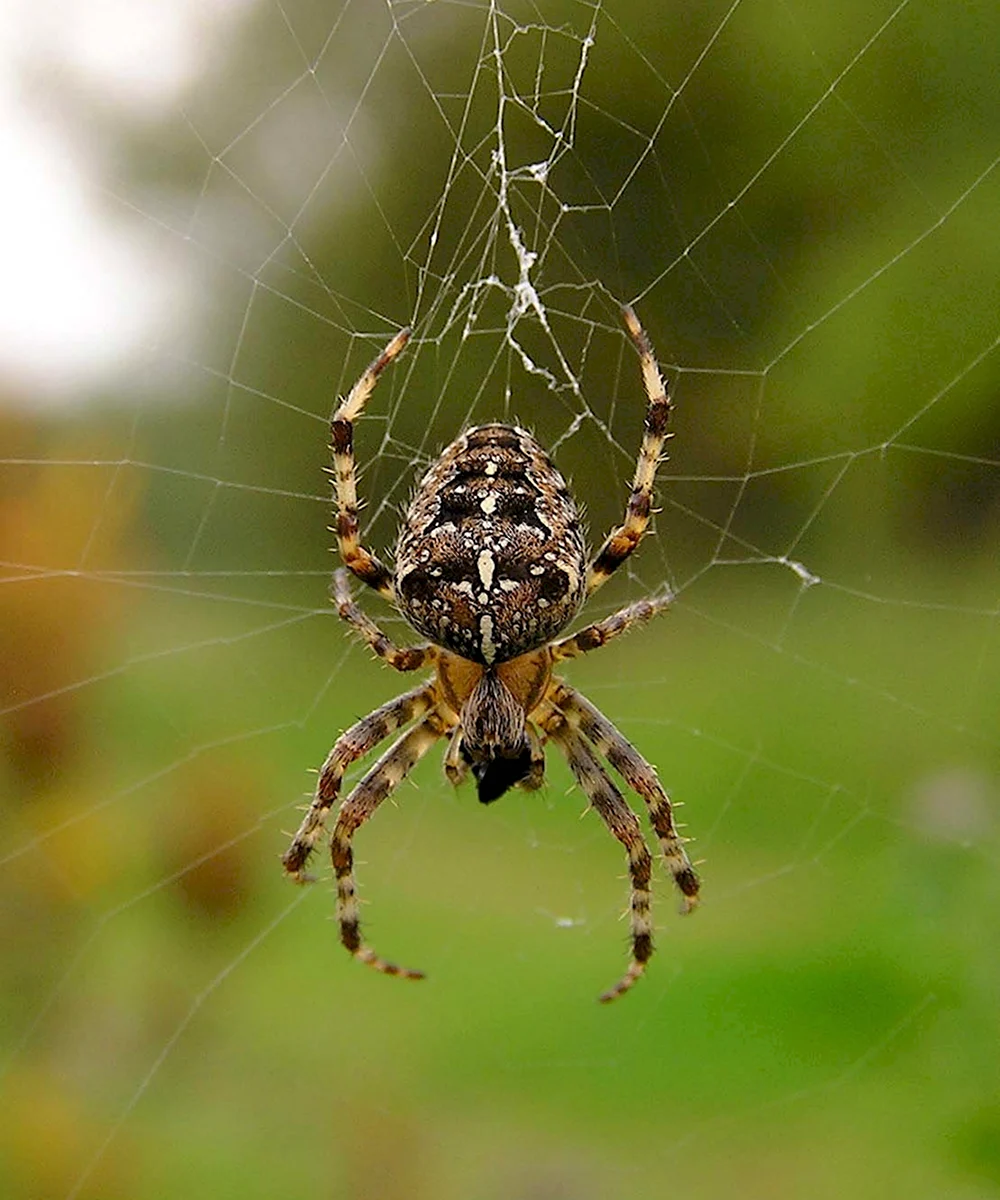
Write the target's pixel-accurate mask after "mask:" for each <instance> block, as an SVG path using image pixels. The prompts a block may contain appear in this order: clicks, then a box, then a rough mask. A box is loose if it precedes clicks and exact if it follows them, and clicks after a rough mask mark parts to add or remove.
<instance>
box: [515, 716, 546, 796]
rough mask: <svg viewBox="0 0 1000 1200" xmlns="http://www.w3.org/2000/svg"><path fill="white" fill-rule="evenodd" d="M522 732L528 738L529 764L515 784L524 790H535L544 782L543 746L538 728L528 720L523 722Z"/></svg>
mask: <svg viewBox="0 0 1000 1200" xmlns="http://www.w3.org/2000/svg"><path fill="white" fill-rule="evenodd" d="M524 732H525V735H526V736H527V738H528V747H529V752H530V754H531V766H530V767H529V768H528V773H527V775H525V777H524V778H523V779H522V780H521V781H520V782H519V783H518V785H517V786H518V787H519V788H523V789H524V790H525V791H526V792H537V791H538V789H539V788H540V787H541V786H542V784H543V783H544V782H545V747H544V745H543V744H542V739H541V737H540V735H539V733H538V730H537V729H536V728H535V727H534V725H533V724H532V723H531V722H530V721H528V722H527V723H526V724H525V727H524Z"/></svg>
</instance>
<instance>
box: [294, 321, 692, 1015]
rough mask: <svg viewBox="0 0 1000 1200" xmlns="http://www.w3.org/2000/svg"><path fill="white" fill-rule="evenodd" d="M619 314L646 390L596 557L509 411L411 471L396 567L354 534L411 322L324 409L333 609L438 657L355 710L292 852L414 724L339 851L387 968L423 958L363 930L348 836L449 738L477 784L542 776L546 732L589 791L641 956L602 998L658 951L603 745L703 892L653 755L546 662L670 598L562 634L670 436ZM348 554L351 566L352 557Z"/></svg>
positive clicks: (347, 915)
mask: <svg viewBox="0 0 1000 1200" xmlns="http://www.w3.org/2000/svg"><path fill="white" fill-rule="evenodd" d="M623 311H624V317H625V324H626V328H627V329H628V332H629V335H630V337H631V338H632V341H633V343H634V344H635V346H636V349H637V350H638V352H639V357H640V362H641V367H642V378H643V383H644V386H645V390H646V395H647V398H648V406H647V410H646V420H645V429H644V434H643V439H642V445H641V448H640V450H639V457H638V461H637V464H636V470H635V478H634V481H633V485H632V492H631V495H630V497H629V500H628V504H627V507H626V510H625V518H624V520H623V522H622V524H621V525H619V526H618V527H617V528H615V529H614V530H612V532H611V533H610V534H609V535H608V537H607V538H606V539H605V541H604V543H603V545H602V546H601V548H600V549H599V550H598V552H597V554H596V555H594V557H593V558H592V559H589V561H588V552H587V546H586V542H585V539H584V536H583V532H582V529H581V527H580V521H579V518H578V515H577V510H576V505H575V503H574V501H573V497H572V496H571V495H570V492H569V489H568V488H567V486H566V483H565V481H564V480H563V477H562V476H561V475H560V473H559V471H558V470H557V469H556V467H555V466H554V464H553V463H552V460H551V459H550V458H549V456H548V455H547V454H546V453H545V451H544V450H543V449H542V447H541V446H540V445H539V444H538V442H536V441H535V439H534V438H533V437H532V436H531V434H530V433H528V432H527V431H526V430H524V429H520V428H517V427H515V426H511V425H503V424H490V425H480V426H477V427H476V428H473V429H470V430H468V431H467V432H466V433H464V434H462V435H461V436H460V437H459V438H457V439H456V440H455V441H454V442H452V443H451V445H450V446H448V447H447V448H446V449H445V450H444V451H443V453H442V454H441V456H440V458H438V459H437V461H436V462H435V463H434V464H433V465H432V466H431V467H430V469H429V470H428V471H427V473H426V474H425V475H424V477H423V479H422V480H421V482H420V484H419V485H418V487H417V490H416V493H415V494H414V497H413V500H412V501H411V503H410V507H409V510H408V512H407V515H406V518H405V520H404V522H403V524H402V526H401V529H400V533H399V539H398V542H397V546H396V553H395V567H394V570H392V571H390V570H389V569H388V568H387V567H386V566H384V565H383V563H382V562H380V561H379V559H378V558H376V557H375V555H373V554H372V553H371V552H370V551H369V550H367V549H366V548H365V547H364V546H363V545H362V544H361V541H360V531H359V523H358V498H357V485H356V468H355V460H354V451H353V440H354V423H355V421H357V419H358V418H359V417H360V415H361V413H362V411H363V410H364V407H365V404H366V403H367V401H368V399H369V397H370V396H371V394H372V391H373V390H374V388H375V385H376V383H377V382H378V378H379V375H380V374H381V373H382V371H383V370H384V369H385V367H386V366H388V365H389V363H391V362H392V361H393V359H395V358H396V357H397V355H398V354H399V353H400V351H401V350H402V349H403V347H404V346H405V345H406V342H407V341H408V339H409V330H405V329H404V330H403V331H402V332H401V333H399V334H397V335H396V336H395V337H394V338H393V339H392V341H390V342H389V344H388V345H387V346H386V348H385V349H384V350H383V351H382V353H381V354H380V355H379V357H378V358H377V359H375V361H374V362H373V363H372V364H371V365H370V366H369V367H368V368H367V369H366V370H365V372H364V373H363V374H362V376H361V377H360V379H359V380H358V381H357V383H355V385H354V387H353V388H352V389H351V391H350V393H349V394H348V396H347V398H346V399H345V400H344V401H343V402H342V403H341V404H340V406H339V407H338V409H337V411H336V413H335V414H334V417H333V420H332V422H331V431H332V451H333V464H334V465H333V475H334V489H335V493H336V503H337V523H336V533H337V541H338V545H339V550H340V555H341V558H342V559H343V562H344V567H343V568H340V569H338V570H337V571H336V572H335V574H334V579H333V597H334V601H335V603H336V605H337V609H338V612H339V614H340V616H341V617H342V618H343V619H344V620H345V621H346V622H347V623H348V624H349V625H351V626H352V627H353V628H354V630H355V631H356V632H357V633H358V634H359V635H360V636H361V638H362V639H363V640H364V641H365V642H367V643H368V645H369V646H370V647H371V648H372V650H373V651H374V652H375V653H376V654H377V655H378V656H379V657H380V658H382V659H384V660H385V661H386V662H387V663H388V664H389V665H390V666H391V667H394V668H395V669H396V670H397V671H416V670H419V669H421V668H425V667H427V668H432V669H433V671H434V674H433V676H432V678H431V679H430V680H429V681H427V682H425V683H423V684H421V685H420V686H419V687H416V688H414V689H413V690H412V691H409V692H405V693H404V694H403V695H401V696H397V697H396V698H395V699H394V700H390V701H389V702H388V703H387V704H384V705H382V706H381V707H380V708H377V709H375V711H374V712H372V713H369V714H368V716H366V717H363V718H362V719H361V720H360V721H358V722H357V723H356V724H355V725H353V726H352V727H351V728H350V729H348V730H347V731H346V732H345V733H343V734H342V735H341V736H340V737H339V738H338V739H337V741H336V743H335V744H334V746H333V749H332V750H331V751H330V753H329V755H328V756H327V759H326V762H325V763H324V764H323V767H322V770H321V771H320V774H319V780H318V783H317V786H316V792H315V795H314V798H313V800H312V803H311V804H310V806H309V809H308V811H307V812H306V815H305V817H304V819H303V821H302V824H301V826H300V828H299V830H298V832H297V833H296V835H295V837H294V838H293V839H292V843H291V845H290V846H289V848H288V850H287V851H286V853H285V855H284V857H283V859H282V862H283V864H284V867H285V870H286V871H287V872H288V874H289V875H291V876H292V877H293V878H294V879H296V880H297V881H299V882H306V881H307V880H308V879H309V876H307V875H306V873H305V867H306V862H307V860H308V858H309V856H310V854H311V853H312V850H313V848H314V847H315V845H316V842H317V841H318V840H319V837H320V835H321V833H322V830H323V827H324V822H325V819H326V815H327V813H328V812H329V810H330V809H331V807H332V806H333V804H334V802H335V801H336V800H337V798H338V796H339V794H340V786H341V781H342V779H343V776H344V773H345V771H346V770H347V769H348V768H349V767H350V766H351V764H352V763H354V762H356V761H357V760H359V759H361V758H363V757H364V756H365V755H366V754H368V753H369V752H370V751H372V750H374V749H375V747H376V746H378V745H379V744H380V743H381V742H383V741H385V740H386V739H387V738H388V737H390V735H392V734H393V733H396V732H398V731H400V730H402V729H404V728H405V727H407V726H409V728H408V729H407V731H406V732H404V733H403V734H402V735H401V736H400V737H399V738H398V739H397V740H396V741H395V742H394V743H393V744H392V746H391V747H390V748H389V749H388V750H387V751H386V752H385V753H384V754H383V755H382V757H381V758H380V759H379V760H378V762H376V764H375V765H374V766H373V767H372V768H371V769H370V770H369V771H368V773H367V774H366V775H365V776H364V778H363V779H362V780H361V781H360V783H358V784H357V786H356V787H355V788H354V790H353V791H352V792H351V793H350V794H349V795H348V796H347V797H346V799H344V800H343V801H342V802H341V804H340V807H339V809H338V811H337V818H336V821H335V823H334V828H333V832H332V834H331V836H330V852H331V856H332V859H333V868H334V873H335V875H336V880H337V920H338V922H339V925H340V939H341V941H342V942H343V944H344V946H345V947H346V948H347V950H348V951H350V953H351V954H353V955H354V957H355V958H358V959H360V960H361V961H362V962H365V963H367V964H368V965H369V966H371V967H374V968H375V969H376V970H378V971H382V972H384V973H385V974H387V975H398V976H402V977H404V978H408V979H421V978H423V973H422V972H420V971H414V970H410V969H408V968H405V967H400V966H397V965H396V964H395V963H391V962H387V961H386V960H385V959H383V958H381V957H380V956H379V955H377V954H376V953H375V952H374V951H373V950H372V949H371V948H370V947H369V946H367V945H366V944H365V943H364V942H363V941H362V938H361V928H360V921H359V916H358V902H357V893H356V887H355V880H354V870H353V852H352V847H351V842H352V838H353V836H354V834H355V832H356V831H357V830H358V829H359V828H360V826H361V825H363V824H364V822H365V821H367V820H368V818H369V817H370V816H371V815H372V814H373V813H374V812H375V810H376V808H378V806H379V805H380V804H381V803H382V801H383V800H384V799H385V798H386V797H387V796H388V795H389V794H390V793H391V792H393V791H394V790H395V789H396V788H397V787H398V786H399V784H400V783H401V782H402V781H403V779H404V778H405V777H406V775H407V774H408V773H409V772H410V771H411V770H412V769H413V767H414V766H415V765H416V763H417V762H418V761H419V760H420V759H421V758H422V757H423V756H424V754H426V753H427V751H428V750H429V749H430V748H431V747H432V746H433V745H434V744H435V743H436V742H437V741H438V740H439V739H441V738H446V739H448V748H447V751H446V754H445V760H444V767H445V774H446V775H447V777H448V779H449V780H450V781H451V782H452V783H453V784H456V785H457V784H459V783H461V782H462V780H463V779H464V778H465V777H466V775H467V774H468V773H469V772H470V771H471V773H472V775H473V777H474V779H475V781H476V786H477V789H478V795H479V799H480V800H481V801H482V802H483V803H486V804H488V803H491V802H492V801H494V800H496V799H498V798H499V797H500V796H501V795H503V793H504V792H506V791H507V790H508V789H509V788H511V787H514V786H517V787H521V788H526V789H534V788H538V787H539V786H540V785H541V783H542V781H543V778H544V773H545V758H544V746H545V743H546V742H549V741H551V742H553V743H554V744H555V745H556V746H558V747H559V749H560V750H561V751H562V753H563V754H564V755H565V757H566V760H567V762H568V763H569V766H570V769H571V771H572V773H573V775H574V777H575V779H576V781H577V783H578V784H579V786H580V788H581V789H582V791H583V792H584V793H585V794H586V796H587V798H588V799H589V801H590V804H591V806H592V807H593V808H594V809H596V811H597V813H598V815H599V816H600V817H601V819H602V820H603V821H604V823H605V824H606V825H607V827H608V829H609V830H610V831H611V833H612V834H613V835H614V836H615V837H616V838H617V839H618V840H619V841H620V842H621V843H622V845H623V846H624V847H625V851H626V854H627V858H628V869H629V877H630V882H631V887H630V904H629V912H630V932H631V961H630V962H629V965H628V967H627V969H626V971H625V973H624V975H623V976H622V977H621V979H619V980H618V982H617V983H615V984H614V985H613V986H612V987H611V988H609V989H608V990H607V991H606V992H604V993H603V994H602V995H601V997H600V999H601V1000H602V1001H609V1000H613V999H615V997H617V996H620V995H621V994H622V993H623V992H626V991H628V989H629V988H630V987H632V985H633V984H634V983H635V982H636V980H637V979H639V977H640V976H641V975H642V974H643V971H644V970H645V967H646V963H647V962H648V960H649V958H650V956H651V955H652V953H653V924H652V918H651V913H650V897H651V891H650V877H651V874H652V858H651V855H650V852H649V849H648V847H647V845H646V842H645V839H644V838H643V835H642V832H641V829H640V826H639V821H638V819H637V817H636V816H635V814H634V813H633V812H632V810H631V808H629V806H628V805H627V804H626V802H625V800H624V798H623V796H622V794H621V792H620V791H619V790H618V788H617V787H616V786H615V784H614V783H613V782H612V780H611V778H610V776H609V775H608V773H607V770H606V769H605V767H604V766H603V765H602V763H601V758H604V759H606V760H607V762H609V763H610V764H611V766H612V767H613V768H614V769H615V771H616V772H617V773H618V774H619V775H620V776H621V778H622V779H623V780H624V781H625V783H626V784H627V785H628V786H629V787H630V788H632V789H633V790H634V791H635V792H636V793H638V795H640V796H641V797H642V799H643V800H644V801H645V802H646V805H647V807H648V810H649V819H650V824H651V825H652V827H653V830H654V832H655V833H656V835H657V837H658V839H659V843H660V848H661V851H662V854H663V860H664V862H665V864H666V867H667V869H668V870H669V871H670V873H671V874H672V876H673V879H674V883H675V884H676V886H677V888H678V889H679V891H680V892H681V895H682V897H683V907H682V911H684V912H688V911H690V910H691V909H692V908H694V907H695V905H696V904H697V902H698V886H699V885H698V877H697V875H696V873H695V871H694V868H693V867H692V865H691V862H690V859H689V858H688V855H687V852H686V850H685V849H684V842H685V840H686V839H684V838H683V837H681V836H680V835H679V834H678V832H677V829H676V827H675V825H674V821H673V814H672V811H671V805H670V800H669V799H668V797H667V794H666V792H665V791H664V790H663V788H662V786H661V785H660V782H659V779H658V778H657V775H656V770H655V768H654V767H653V766H652V765H651V764H650V763H648V762H647V761H646V760H645V759H644V758H643V757H642V756H641V755H640V754H639V752H638V751H637V750H636V749H635V747H634V746H632V744H631V743H630V742H629V741H628V740H627V739H626V738H625V737H624V736H623V735H622V734H621V733H620V732H619V731H618V730H617V729H616V728H615V726H614V725H613V724H612V723H611V722H610V721H609V720H608V719H607V717H605V716H604V715H603V713H601V712H600V711H599V710H598V709H597V708H596V707H595V706H594V705H593V704H591V703H590V701H589V700H587V699H586V698H585V697H584V696H583V695H582V694H581V693H580V692H578V691H576V690H575V689H573V688H572V687H570V686H569V685H568V684H567V683H565V682H564V681H563V680H561V679H560V678H559V677H558V676H556V675H555V674H554V673H553V668H554V667H555V665H556V664H557V663H559V662H560V661H561V660H563V659H569V658H575V657H576V656H578V655H580V654H586V653H588V652H589V651H591V650H595V649H597V648H598V647H600V646H603V645H604V644H605V643H606V642H608V641H610V640H611V639H612V638H615V637H617V636H618V635H619V634H620V633H624V632H625V631H626V630H627V629H629V628H630V627H631V626H633V625H635V624H636V623H639V622H643V621H647V620H649V619H650V618H651V617H652V616H654V615H655V614H656V613H657V612H659V611H661V610H662V609H663V608H665V607H666V605H667V603H668V598H666V597H657V598H650V599H646V600H640V601H638V602H637V603H634V604H630V605H628V606H627V607H626V608H623V609H621V610H619V611H618V612H616V613H613V614H612V615H611V616H609V617H606V618H605V619H604V620H602V621H597V622H595V623H594V624H591V625H588V626H587V627H586V628H584V629H581V630H580V631H579V632H578V633H576V634H573V635H571V636H569V637H563V638H558V636H557V635H558V634H559V633H560V632H561V631H562V630H563V629H564V628H565V627H566V626H567V625H568V624H569V622H570V621H571V620H572V619H573V617H574V616H575V615H576V613H577V611H578V609H579V608H580V606H581V604H582V603H583V602H584V600H585V599H586V598H587V597H588V596H590V595H591V594H592V593H593V592H595V591H596V590H597V589H598V588H599V587H600V586H601V585H602V584H603V583H604V582H605V580H607V579H608V577H609V576H610V575H611V574H612V573H613V572H614V571H615V570H616V569H617V568H618V567H619V566H621V564H622V563H623V562H624V561H625V560H626V559H627V558H628V557H629V555H631V554H632V552H633V551H634V550H635V548H636V547H637V546H638V544H639V542H640V540H641V539H642V537H643V534H644V533H645V532H646V529H647V527H648V525H649V519H650V514H651V512H652V502H653V484H654V479H655V474H656V468H657V465H658V463H659V461H660V459H661V457H662V454H663V447H664V443H665V441H666V439H667V437H668V436H669V435H668V433H667V423H668V419H669V416H670V398H669V395H668V392H667V389H666V386H665V384H664V382H663V380H662V378H661V375H660V371H659V368H658V367H657V364H656V359H655V358H654V355H653V351H652V348H651V347H650V344H649V341H648V339H647V337H646V334H645V332H644V331H643V329H642V327H641V326H640V324H639V321H638V319H637V317H636V315H635V313H634V312H633V311H632V309H631V308H625V309H624V310H623ZM345 568H346V569H345ZM348 571H350V572H352V573H353V574H354V575H356V576H357V578H358V579H360V580H361V581H362V582H363V583H365V584H367V585H368V586H369V587H371V588H373V589H374V590H375V591H377V592H379V593H380V594H381V595H382V596H383V598H384V599H386V600H387V601H388V602H389V603H390V604H392V605H393V606H394V607H395V608H396V609H397V610H398V611H399V612H400V613H401V614H402V615H403V617H404V618H405V619H406V621H407V622H408V623H409V624H410V625H411V626H412V627H413V628H414V629H416V630H417V631H419V632H420V633H422V634H423V635H424V636H425V637H426V638H428V639H429V640H428V641H426V642H423V643H421V644H419V645H417V646H409V647H400V646H396V645H395V644H394V643H393V642H392V641H391V640H390V639H389V638H388V637H387V636H386V635H385V634H384V633H383V632H382V630H381V629H380V628H379V627H378V626H377V625H376V624H375V622H374V621H372V620H371V618H369V617H368V616H367V615H366V614H365V613H364V612H362V610H361V609H360V608H359V607H358V605H357V604H356V603H355V602H354V600H353V599H352V598H351V594H350V590H349V588H348Z"/></svg>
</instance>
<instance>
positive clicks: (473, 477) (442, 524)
mask: <svg viewBox="0 0 1000 1200" xmlns="http://www.w3.org/2000/svg"><path fill="white" fill-rule="evenodd" d="M586 564H587V549H586V544H585V541H584V536H583V531H582V529H581V527H580V519H579V515H578V513H577V509H576V504H575V502H574V500H573V497H572V496H571V495H570V492H569V488H568V487H567V486H566V481H565V480H564V479H563V477H562V475H560V473H559V471H558V470H557V469H556V467H555V465H554V464H553V462H552V460H551V459H550V458H549V456H548V455H547V454H546V453H545V451H544V450H543V449H542V447H541V446H540V445H539V444H538V442H536V441H535V439H534V438H533V437H532V436H531V434H530V433H528V432H527V431H526V430H524V429H519V428H517V427H516V426H512V425H500V424H493V425H479V426H477V427H476V428H474V429H470V430H468V432H466V433H464V434H463V435H462V436H461V437H459V438H457V439H456V440H455V441H454V442H452V443H451V445H450V446H448V447H447V449H445V450H444V452H443V453H442V454H441V457H440V458H439V459H438V460H437V461H436V462H435V463H434V465H433V466H432V467H431V468H430V470H429V471H428V472H427V474H426V475H425V476H424V477H423V479H422V480H421V481H420V484H419V485H418V487H417V491H416V493H415V495H414V497H413V500H412V501H411V503H410V507H409V510H408V512H407V515H406V519H405V521H404V522H403V525H402V528H401V530H400V535H399V542H398V544H397V547H396V569H395V590H396V595H397V597H398V599H399V603H400V606H401V608H402V610H403V613H404V615H405V616H406V617H407V619H408V620H409V621H410V623H411V624H412V625H414V626H415V627H416V628H417V629H418V630H420V632H421V633H423V634H424V635H425V636H426V637H429V638H430V639H431V640H432V641H434V642H435V643H437V644H438V645H439V646H444V647H445V648H446V649H448V650H451V651H453V652H454V653H455V654H460V655H461V656H462V657H463V658H468V659H472V660H473V661H474V662H479V663H483V664H485V665H486V666H492V665H493V664H494V663H499V662H505V661H507V660H508V659H511V658H516V657H517V656H518V655H520V654H524V653H526V652H527V651H529V650H532V649H534V648H535V647H536V646H540V645H542V644H543V643H544V642H546V641H548V640H549V639H550V638H552V637H553V636H555V634H557V633H558V632H559V630H561V629H562V628H563V627H564V626H565V625H566V624H568V622H569V621H570V620H571V619H572V618H573V616H574V615H575V613H576V611H577V609H578V608H579V606H580V604H581V602H582V600H583V597H584V595H585V592H586Z"/></svg>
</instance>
